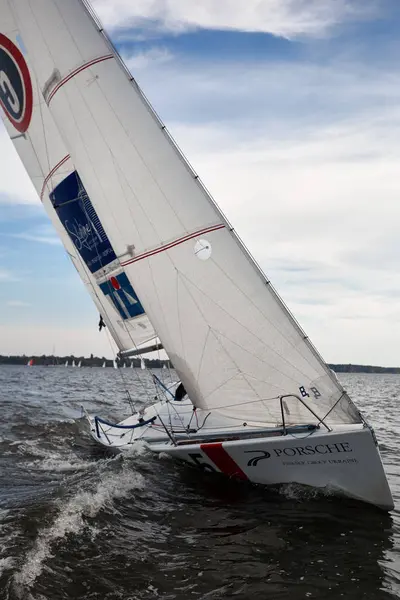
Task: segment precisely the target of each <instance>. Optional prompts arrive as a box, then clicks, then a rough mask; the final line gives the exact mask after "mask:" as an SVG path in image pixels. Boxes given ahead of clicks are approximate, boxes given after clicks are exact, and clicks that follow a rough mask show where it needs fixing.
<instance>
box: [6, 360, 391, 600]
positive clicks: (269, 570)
mask: <svg viewBox="0 0 400 600" xmlns="http://www.w3.org/2000/svg"><path fill="white" fill-rule="evenodd" d="M121 377H123V378H125V380H126V382H127V383H128V384H129V388H130V390H131V393H132V396H133V397H134V398H135V399H140V397H142V396H143V392H144V388H146V390H147V391H148V392H150V393H151V392H152V387H151V382H150V381H149V380H148V379H146V373H143V372H142V371H136V370H132V371H131V370H128V369H125V370H121V371H114V370H113V369H95V368H94V369H71V368H68V369H65V368H63V367H55V368H41V367H34V368H26V367H0V407H1V422H0V599H1V600H3V599H4V600H59V599H60V600H61V599H63V600H64V599H65V600H72V599H73V600H81V599H82V600H94V599H99V600H141V599H143V600H145V599H146V600H147V599H153V598H155V599H163V600H170V599H171V600H172V599H179V600H186V599H190V598H193V599H204V600H214V599H215V600H216V599H222V598H233V599H236V600H247V599H254V600H258V599H260V600H261V599H269V598H271V599H274V600H275V599H290V600H297V599H300V598H311V599H312V598H324V599H325V598H327V599H332V600H333V599H335V600H336V599H341V598H344V599H347V598H348V599H353V598H354V599H359V598H364V599H371V600H372V599H374V600H381V599H382V600H384V599H387V600H389V599H390V598H397V597H398V596H400V544H399V542H400V515H399V507H400V472H399V467H398V462H399V461H398V457H399V455H400V439H399V432H400V428H399V425H398V423H399V416H400V406H399V401H400V376H396V375H386V376H385V375H346V376H341V379H342V381H344V382H345V386H346V387H347V389H348V390H349V391H350V393H351V394H352V395H353V397H354V398H355V399H356V400H357V402H358V405H359V406H360V408H362V410H363V411H364V412H365V414H366V415H367V417H368V418H369V419H370V420H371V423H372V424H373V425H374V427H375V430H376V433H377V435H378V438H379V441H380V444H381V446H380V447H381V453H382V457H383V460H384V463H385V467H386V470H387V473H388V477H389V483H390V485H391V488H392V491H393V494H394V498H395V502H396V510H395V511H394V512H392V513H391V514H390V515H387V514H384V513H381V512H379V511H377V510H375V509H373V508H370V507H368V506H366V505H362V504H359V503H353V502H350V501H346V500H340V499H337V498H332V497H325V496H323V495H321V494H316V493H311V492H304V490H301V489H299V488H297V487H296V486H288V487H286V488H285V489H284V490H280V491H278V490H269V489H262V488H256V487H250V486H249V485H247V484H244V483H236V482H230V481H228V480H226V479H219V478H218V477H217V478H216V477H215V476H210V475H208V476H207V474H199V473H198V472H197V471H196V470H195V469H192V468H190V467H189V466H184V465H178V464H175V463H174V462H173V461H171V460H169V459H168V458H157V457H156V456H154V455H153V454H149V453H148V452H147V451H146V450H144V449H143V448H142V447H138V448H136V449H133V450H132V452H131V453H130V454H129V455H124V456H122V455H119V456H108V455H107V454H104V453H103V452H102V451H100V450H99V449H97V448H95V447H94V446H93V444H92V442H91V441H90V439H89V437H88V435H87V433H86V430H85V426H84V422H83V420H81V419H79V413H80V406H81V404H84V405H85V407H86V408H87V410H88V411H89V412H95V413H97V414H101V415H103V416H106V417H111V418H117V419H118V418H123V417H124V416H126V414H127V405H126V400H125V396H124V383H123V380H122V379H121Z"/></svg>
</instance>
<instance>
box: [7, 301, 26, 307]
mask: <svg viewBox="0 0 400 600" xmlns="http://www.w3.org/2000/svg"><path fill="white" fill-rule="evenodd" d="M7 306H11V307H13V308H29V307H30V306H32V304H30V303H29V302H24V301H23V300H8V301H7Z"/></svg>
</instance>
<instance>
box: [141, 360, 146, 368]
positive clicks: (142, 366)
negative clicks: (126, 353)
mask: <svg viewBox="0 0 400 600" xmlns="http://www.w3.org/2000/svg"><path fill="white" fill-rule="evenodd" d="M140 368H141V369H142V371H144V370H145V368H146V363H145V362H144V358H141V359H140Z"/></svg>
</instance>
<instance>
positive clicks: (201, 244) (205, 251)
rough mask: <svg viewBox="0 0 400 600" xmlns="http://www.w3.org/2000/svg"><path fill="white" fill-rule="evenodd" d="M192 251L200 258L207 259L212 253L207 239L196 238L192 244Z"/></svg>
mask: <svg viewBox="0 0 400 600" xmlns="http://www.w3.org/2000/svg"><path fill="white" fill-rule="evenodd" d="M194 253H195V255H196V256H197V258H199V259H200V260H208V259H209V258H210V256H211V253H212V248H211V244H210V242H209V241H208V240H203V239H202V240H197V242H196V243H195V245H194Z"/></svg>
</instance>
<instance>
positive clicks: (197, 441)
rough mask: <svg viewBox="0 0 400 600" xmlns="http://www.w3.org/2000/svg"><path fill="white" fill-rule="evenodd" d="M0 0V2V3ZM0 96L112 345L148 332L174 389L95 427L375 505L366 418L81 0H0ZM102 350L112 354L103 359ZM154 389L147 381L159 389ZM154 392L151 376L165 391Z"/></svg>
mask: <svg viewBox="0 0 400 600" xmlns="http://www.w3.org/2000/svg"><path fill="white" fill-rule="evenodd" d="M10 6H12V11H11V10H10ZM0 27H1V31H2V32H3V33H1V34H0V69H1V72H2V74H3V79H4V78H6V79H5V81H6V82H7V85H6V86H3V87H2V88H1V89H2V92H1V91H0V101H1V103H2V106H3V109H4V113H5V115H6V117H7V121H6V126H7V129H8V131H9V133H10V136H11V138H12V140H13V142H14V145H15V147H16V149H17V151H18V153H19V155H20V157H21V159H22V161H23V163H24V165H25V167H26V169H27V171H28V173H29V175H30V177H31V179H32V181H33V183H34V185H35V186H36V189H37V191H38V193H39V195H40V197H41V199H42V202H43V204H44V206H45V208H46V210H47V212H48V214H49V216H50V218H51V220H52V222H53V224H54V226H55V228H56V230H57V232H58V234H59V236H60V238H61V240H62V242H63V244H64V246H65V248H66V251H67V252H68V254H69V256H70V258H71V260H72V262H73V264H74V266H75V267H76V270H77V271H78V273H79V275H80V276H81V278H82V280H83V282H84V284H85V285H86V288H87V290H88V292H89V294H90V295H91V297H92V299H93V301H94V303H95V305H96V307H97V309H98V311H99V313H100V314H101V315H102V317H101V320H100V324H99V329H101V328H102V326H103V325H105V326H107V328H108V330H109V332H110V333H111V335H112V337H113V339H114V340H115V342H116V344H117V347H118V350H119V357H118V358H119V362H118V364H122V365H125V364H126V363H125V361H126V359H129V358H132V357H133V356H139V357H141V359H142V365H144V366H145V363H144V359H143V355H144V354H146V353H148V352H151V351H154V350H155V349H157V348H158V349H159V348H164V349H165V351H166V353H167V355H168V357H169V359H170V360H171V362H172V364H173V365H174V368H175V370H176V372H177V374H178V376H179V378H180V381H181V382H182V384H183V386H184V388H185V390H186V391H187V398H188V399H187V400H185V401H183V402H182V401H181V402H177V401H175V400H174V399H171V398H169V397H165V398H164V399H163V400H161V401H160V403H156V404H153V406H149V407H147V408H146V409H145V412H144V413H143V414H142V413H140V412H139V413H137V414H133V415H132V416H131V417H129V419H128V420H127V421H125V422H122V423H121V424H117V425H113V424H112V423H108V422H107V421H106V420H104V419H100V418H98V417H93V418H90V417H89V421H90V425H91V430H92V435H93V437H94V439H96V441H98V442H99V443H101V444H103V445H107V446H109V447H115V448H123V447H129V446H130V444H132V443H134V442H135V440H137V439H141V440H143V441H144V442H145V443H146V444H147V446H148V447H149V448H150V449H151V450H153V451H154V452H166V453H168V454H170V455H171V456H173V457H176V458H180V459H183V460H186V461H189V462H191V463H195V464H197V465H198V466H199V468H200V469H203V470H215V471H219V472H222V473H225V474H226V475H228V476H230V477H233V476H235V477H239V478H242V479H249V480H250V481H254V482H258V483H264V484H270V483H272V484H275V483H283V482H288V481H290V482H292V481H294V482H298V483H303V484H307V485H312V486H315V487H319V488H329V489H333V490H337V491H340V492H341V493H344V494H346V495H348V496H351V497H353V498H358V499H360V500H364V501H366V502H369V503H372V504H375V505H377V506H379V507H381V508H384V509H386V510H390V509H391V508H392V507H393V501H392V498H391V493H390V490H389V487H388V484H387V481H386V477H385V474H384V471H383V467H382V463H381V459H380V456H379V451H378V448H377V445H376V443H375V438H374V435H373V433H372V430H371V429H370V427H369V425H368V423H367V422H366V421H365V419H364V418H363V417H362V415H361V414H360V412H359V411H358V409H357V408H356V406H355V405H354V403H353V402H352V400H351V399H350V398H349V396H348V394H347V393H346V391H345V390H343V388H342V386H341V385H340V383H339V382H338V380H337V379H336V377H335V375H334V374H333V373H332V372H331V371H330V369H329V368H328V366H327V365H326V364H325V362H324V361H323V359H322V358H321V356H320V355H319V354H318V352H317V351H316V349H315V347H314V346H313V345H312V344H311V342H310V340H309V339H308V337H307V335H306V334H305V333H304V331H303V330H302V329H301V327H300V326H299V324H298V323H297V321H296V320H295V319H294V317H293V316H292V315H291V313H290V312H289V310H288V309H287V307H286V306H285V305H284V303H283V302H282V301H281V299H280V298H279V296H278V295H277V293H276V292H275V290H274V289H273V287H272V285H271V282H270V280H269V279H268V278H267V277H266V275H265V274H264V273H263V271H262V270H261V269H260V267H259V266H258V264H257V263H256V262H255V261H254V259H253V258H252V256H251V255H250V253H249V252H248V250H247V249H246V248H245V246H244V245H243V243H242V242H241V240H240V239H239V237H238V236H237V234H236V232H235V230H234V228H233V227H232V225H231V224H230V223H229V221H228V220H227V219H226V217H225V216H224V215H223V214H222V212H221V210H220V209H219V207H218V206H217V204H216V203H215V202H214V200H213V199H212V198H211V197H210V195H209V193H208V192H207V190H206V189H205V188H204V186H203V185H202V184H201V182H200V181H199V178H198V175H197V174H196V173H195V171H194V170H193V169H192V168H191V167H190V165H189V164H188V163H187V161H186V159H185V158H184V157H183V155H182V153H181V152H180V151H179V149H178V148H177V146H176V145H175V143H174V142H173V140H172V138H171V136H170V134H169V133H168V131H167V129H166V127H165V125H164V124H163V123H162V122H161V121H160V119H159V118H158V116H157V115H156V114H155V113H154V111H153V109H152V108H151V106H150V104H149V103H148V101H147V99H146V98H145V97H144V95H143V93H142V92H141V90H140V88H139V87H138V85H137V84H136V82H135V81H134V79H133V77H132V76H131V74H130V73H129V71H128V69H127V68H126V66H125V65H124V63H123V62H122V60H121V59H120V57H119V55H118V53H117V52H116V50H115V49H114V47H113V45H112V43H111V42H110V40H109V39H108V37H107V36H106V34H105V32H104V29H103V27H102V26H101V24H100V23H99V21H98V19H97V18H96V17H95V15H94V13H93V11H92V9H91V7H90V6H89V4H88V3H87V2H86V0H83V1H82V0H68V2H60V1H59V0H41V2H40V3H37V2H36V3H29V6H27V3H26V0H11V1H6V0H0ZM118 364H117V362H114V366H115V367H116V368H117V367H118ZM164 392H165V390H164ZM165 394H167V392H165Z"/></svg>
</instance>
